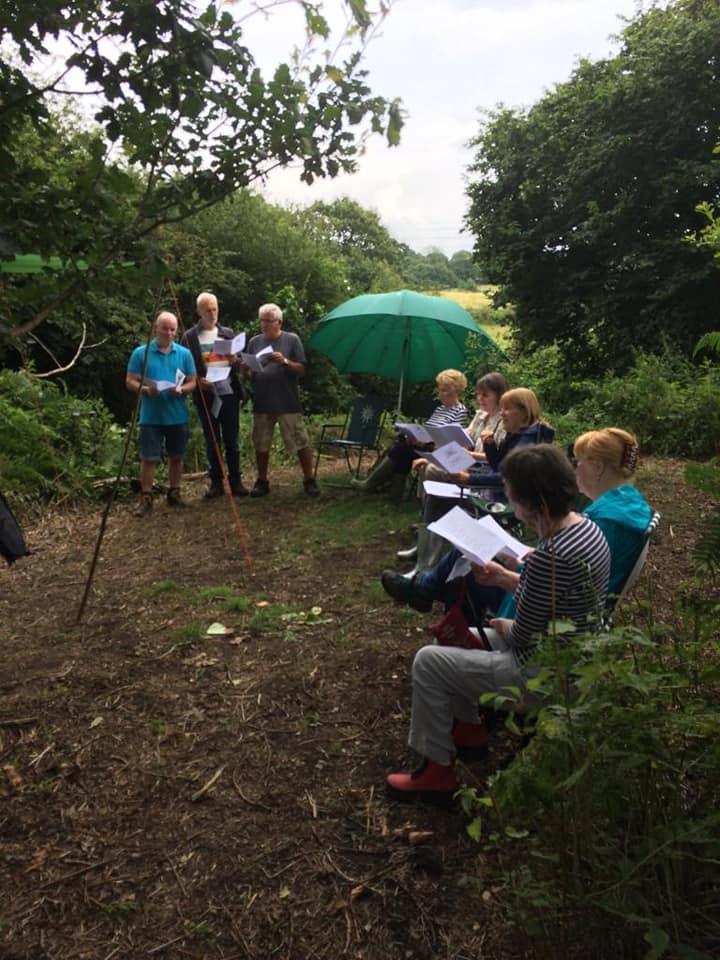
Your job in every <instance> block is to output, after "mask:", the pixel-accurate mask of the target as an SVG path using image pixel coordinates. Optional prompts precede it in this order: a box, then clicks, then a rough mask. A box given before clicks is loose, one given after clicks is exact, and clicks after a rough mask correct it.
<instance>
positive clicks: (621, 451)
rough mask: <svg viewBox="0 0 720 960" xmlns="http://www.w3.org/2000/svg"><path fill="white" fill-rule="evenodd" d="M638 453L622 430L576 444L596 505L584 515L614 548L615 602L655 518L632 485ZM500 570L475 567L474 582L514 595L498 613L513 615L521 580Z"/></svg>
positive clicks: (581, 484)
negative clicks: (481, 569) (652, 518)
mask: <svg viewBox="0 0 720 960" xmlns="http://www.w3.org/2000/svg"><path fill="white" fill-rule="evenodd" d="M639 452H640V451H639V447H638V444H637V440H636V439H635V437H634V436H633V435H632V434H631V433H628V432H627V431H626V430H620V429H618V428H617V427H605V428H604V429H602V430H590V431H589V432H588V433H583V434H582V436H580V437H578V438H577V440H576V441H575V443H574V444H573V462H574V465H575V480H576V482H577V485H578V489H579V490H580V492H581V493H584V494H585V496H586V497H589V498H590V500H592V503H591V504H590V505H589V506H587V507H586V508H585V509H584V510H583V513H584V514H585V516H586V517H590V519H591V520H593V521H594V522H595V523H596V524H597V525H598V526H599V527H600V529H601V530H602V532H603V533H604V534H605V539H606V540H607V542H608V546H609V547H610V582H609V584H608V598H609V599H610V601H611V603H612V600H613V598H614V597H617V596H618V594H619V593H620V591H621V590H622V588H623V584H624V583H625V581H626V580H627V577H628V574H629V573H630V571H631V570H632V568H633V564H634V563H635V560H636V559H637V556H638V554H639V553H640V550H641V548H642V544H643V538H644V536H645V531H646V530H647V527H648V524H649V523H650V518H651V517H652V510H651V509H650V506H649V504H648V502H647V500H646V499H645V497H644V496H643V495H642V494H641V493H640V491H639V490H637V489H636V488H635V487H634V486H633V485H632V484H631V483H628V480H629V479H630V477H631V476H632V475H633V473H634V472H635V470H636V469H637V465H638V456H639ZM499 567H500V565H499V564H496V563H492V562H491V563H489V564H487V566H486V567H485V570H486V571H487V574H486V575H483V574H481V573H478V571H477V568H476V570H475V580H476V581H477V582H478V583H480V584H483V585H487V586H496V587H497V586H502V587H504V588H505V589H506V590H508V591H509V592H510V594H511V595H510V596H505V597H504V599H503V602H502V604H501V606H500V610H499V616H508V615H511V612H512V610H513V609H514V605H515V597H514V596H512V594H514V592H515V587H516V586H517V580H518V579H519V575H518V574H517V573H516V572H514V571H510V570H506V571H504V572H503V570H502V568H500V569H497V568H499ZM500 581H502V582H500Z"/></svg>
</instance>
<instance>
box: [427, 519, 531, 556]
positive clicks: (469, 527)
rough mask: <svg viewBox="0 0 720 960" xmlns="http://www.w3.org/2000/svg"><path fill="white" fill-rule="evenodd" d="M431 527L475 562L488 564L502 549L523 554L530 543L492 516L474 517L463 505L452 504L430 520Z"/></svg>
mask: <svg viewBox="0 0 720 960" xmlns="http://www.w3.org/2000/svg"><path fill="white" fill-rule="evenodd" d="M428 530H430V531H432V533H437V535H438V536H440V537H443V538H444V539H445V540H449V541H450V543H452V544H453V546H455V547H457V548H458V550H459V551H460V553H462V554H463V556H465V557H467V558H468V559H469V560H471V561H472V562H473V563H480V564H486V563H488V562H489V561H490V560H492V559H493V557H495V556H497V555H498V554H499V553H508V554H510V555H512V556H516V557H521V556H524V555H525V554H526V553H527V552H528V547H527V546H526V545H525V544H524V543H520V541H519V540H517V539H516V538H515V537H511V536H510V534H509V533H507V532H506V531H505V530H503V528H502V527H501V526H500V524H499V523H497V522H496V521H495V520H493V518H492V517H483V518H482V519H481V520H475V519H474V518H473V517H471V516H469V515H468V514H467V513H465V511H464V510H463V509H462V508H461V507H453V508H452V510H450V511H449V512H448V513H446V514H445V516H444V517H441V518H440V519H439V520H436V521H435V522H434V523H430V524H428Z"/></svg>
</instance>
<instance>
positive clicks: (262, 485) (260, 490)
mask: <svg viewBox="0 0 720 960" xmlns="http://www.w3.org/2000/svg"><path fill="white" fill-rule="evenodd" d="M269 493H270V484H269V483H268V482H267V480H260V479H259V478H258V479H257V480H256V481H255V486H254V487H253V488H252V490H251V491H250V496H251V497H266V496H267V495H268V494H269Z"/></svg>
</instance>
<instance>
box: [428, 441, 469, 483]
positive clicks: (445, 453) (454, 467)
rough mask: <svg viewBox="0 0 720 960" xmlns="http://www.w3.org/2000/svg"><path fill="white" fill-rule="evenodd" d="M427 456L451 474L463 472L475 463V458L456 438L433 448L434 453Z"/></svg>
mask: <svg viewBox="0 0 720 960" xmlns="http://www.w3.org/2000/svg"><path fill="white" fill-rule="evenodd" d="M425 456H426V458H427V459H428V460H429V461H430V463H434V464H435V465H436V466H438V467H440V468H441V469H442V470H444V471H445V473H449V474H451V475H453V474H457V473H463V471H465V470H469V469H470V467H472V466H474V464H475V460H474V458H473V457H471V456H470V454H469V453H468V452H467V450H466V449H465V447H461V446H460V444H459V443H456V442H455V441H454V440H452V441H451V442H450V443H446V444H445V446H444V447H440V448H439V449H437V450H433V452H432V453H426V454H425Z"/></svg>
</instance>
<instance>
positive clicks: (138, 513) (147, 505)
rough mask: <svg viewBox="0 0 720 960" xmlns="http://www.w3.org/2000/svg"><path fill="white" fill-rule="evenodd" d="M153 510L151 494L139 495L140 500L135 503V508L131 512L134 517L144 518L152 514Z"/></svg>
mask: <svg viewBox="0 0 720 960" xmlns="http://www.w3.org/2000/svg"><path fill="white" fill-rule="evenodd" d="M152 508H153V495H152V494H151V493H141V494H140V499H139V500H138V502H137V506H136V507H135V509H134V510H133V516H134V517H146V516H147V515H148V514H149V513H152Z"/></svg>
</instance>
